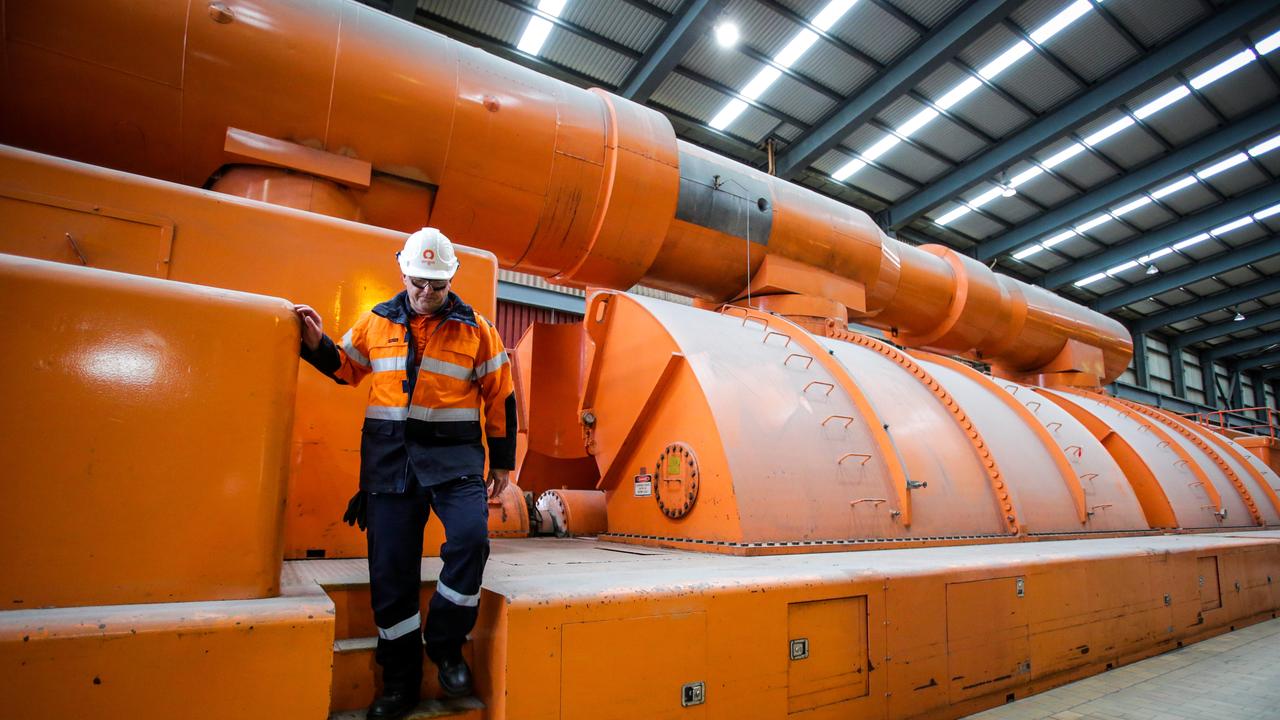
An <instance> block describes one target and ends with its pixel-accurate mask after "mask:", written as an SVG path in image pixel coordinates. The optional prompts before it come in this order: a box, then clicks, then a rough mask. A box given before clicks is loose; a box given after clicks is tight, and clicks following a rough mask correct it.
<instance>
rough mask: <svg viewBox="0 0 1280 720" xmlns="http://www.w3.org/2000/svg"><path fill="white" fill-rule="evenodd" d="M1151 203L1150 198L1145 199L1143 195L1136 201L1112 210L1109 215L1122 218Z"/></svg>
mask: <svg viewBox="0 0 1280 720" xmlns="http://www.w3.org/2000/svg"><path fill="white" fill-rule="evenodd" d="M1151 203H1152V200H1151V198H1149V197H1147V196H1146V195H1143V196H1142V197H1140V198H1138V199H1136V200H1132V201H1130V202H1127V203H1125V204H1124V205H1121V206H1120V207H1118V208H1116V209H1115V210H1112V211H1111V214H1112V215H1114V216H1116V217H1123V216H1125V215H1128V214H1129V213H1131V212H1133V211H1134V210H1137V209H1138V208H1140V207H1142V206H1143V205H1150V204H1151Z"/></svg>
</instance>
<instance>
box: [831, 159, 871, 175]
mask: <svg viewBox="0 0 1280 720" xmlns="http://www.w3.org/2000/svg"><path fill="white" fill-rule="evenodd" d="M866 166H867V164H866V163H865V162H863V161H862V160H860V159H858V158H854V159H852V160H850V161H849V162H847V163H845V164H844V165H841V166H840V169H838V170H836V171H835V172H834V173H832V174H831V177H833V178H835V179H836V180H844V179H845V178H847V177H849V176H850V175H852V174H854V173H856V172H858V171H859V170H861V169H862V168H864V167H866Z"/></svg>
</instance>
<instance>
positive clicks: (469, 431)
mask: <svg viewBox="0 0 1280 720" xmlns="http://www.w3.org/2000/svg"><path fill="white" fill-rule="evenodd" d="M415 331H416V333H417V334H423V333H425V335H426V337H415ZM302 357H303V359H305V360H307V361H308V362H310V363H311V364H312V365H314V366H315V367H316V368H317V369H318V370H320V371H321V372H323V373H325V374H326V375H328V376H330V377H332V378H333V379H334V380H336V381H337V382H339V383H342V384H347V385H358V384H359V383H360V382H361V381H363V380H364V379H365V378H366V377H367V378H370V387H369V404H368V407H367V408H366V409H365V420H364V428H363V437H362V439H361V443H360V489H362V490H365V491H368V492H378V493H402V492H405V491H406V489H407V488H408V484H409V482H410V479H411V478H416V479H417V482H418V483H419V484H420V485H423V486H428V487H429V486H431V485H436V484H439V483H442V482H448V481H449V480H454V479H456V478H460V477H463V476H468V475H483V473H484V462H485V446H484V445H482V444H481V439H482V437H483V439H484V440H485V443H486V444H487V446H488V454H489V463H490V466H491V467H494V468H497V469H507V470H510V469H514V468H515V446H516V442H515V438H516V409H515V394H514V392H513V383H512V379H511V363H510V362H509V361H508V358H507V353H506V351H505V350H504V349H503V347H502V338H501V337H500V336H499V335H498V331H497V329H496V328H494V327H493V325H492V324H491V323H489V321H488V320H486V319H484V317H482V316H481V315H480V314H478V313H476V312H475V311H474V310H472V309H471V307H470V306H469V305H467V304H466V303H464V302H463V301H462V300H461V299H460V298H459V297H458V296H457V295H455V294H453V293H449V298H448V300H446V301H445V304H444V306H442V307H441V309H440V311H439V312H437V313H436V314H435V315H433V316H431V317H429V318H423V317H420V316H415V315H412V314H411V313H410V310H409V303H408V298H407V296H406V295H405V293H403V292H401V293H399V294H397V295H396V296H395V297H393V298H391V299H390V300H388V301H386V302H383V303H380V304H378V305H376V306H375V307H374V308H373V310H371V311H370V312H368V313H365V314H364V315H363V316H362V317H361V318H360V319H359V320H358V321H356V324H355V326H353V327H352V328H351V329H350V330H348V331H347V333H346V335H344V336H343V337H342V340H341V341H340V343H337V344H335V343H334V342H333V341H332V340H330V339H329V338H328V337H324V338H323V339H322V340H321V346H320V348H319V349H317V350H316V351H315V352H310V351H308V350H307V348H306V347H305V346H304V347H303V350H302ZM481 421H483V422H484V431H483V433H482V432H481Z"/></svg>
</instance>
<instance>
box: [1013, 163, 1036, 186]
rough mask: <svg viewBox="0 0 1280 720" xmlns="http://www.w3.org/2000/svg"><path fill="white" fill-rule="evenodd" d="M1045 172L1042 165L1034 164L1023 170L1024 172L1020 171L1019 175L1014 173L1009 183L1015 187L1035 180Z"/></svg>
mask: <svg viewBox="0 0 1280 720" xmlns="http://www.w3.org/2000/svg"><path fill="white" fill-rule="evenodd" d="M1043 174H1044V168H1042V167H1040V166H1038V165H1032V166H1031V167H1029V168H1027V169H1026V170H1023V171H1022V172H1020V173H1018V174H1017V175H1014V176H1013V179H1012V180H1010V181H1009V184H1010V185H1012V186H1014V187H1018V186H1019V185H1022V184H1024V183H1027V182H1029V181H1031V180H1034V179H1035V178H1038V177H1040V176H1041V175H1043Z"/></svg>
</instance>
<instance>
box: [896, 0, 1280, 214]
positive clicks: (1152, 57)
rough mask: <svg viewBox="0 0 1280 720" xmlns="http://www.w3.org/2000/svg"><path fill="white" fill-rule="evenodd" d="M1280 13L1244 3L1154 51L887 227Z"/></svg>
mask: <svg viewBox="0 0 1280 720" xmlns="http://www.w3.org/2000/svg"><path fill="white" fill-rule="evenodd" d="M1275 11H1276V6H1275V2H1274V0H1238V2H1235V3H1233V4H1231V5H1228V6H1227V7H1225V8H1223V9H1222V10H1221V11H1219V12H1217V13H1215V14H1214V15H1212V16H1210V17H1208V18H1206V19H1205V20H1203V21H1202V22H1199V23H1197V24H1196V25H1195V26H1194V27H1192V28H1191V29H1190V30H1188V31H1186V32H1184V33H1183V34H1182V35H1179V36H1178V37H1177V38H1175V39H1174V40H1172V41H1170V42H1168V43H1166V44H1165V45H1164V46H1162V47H1160V48H1158V49H1156V50H1153V51H1151V52H1150V53H1148V54H1147V55H1146V56H1144V57H1142V58H1140V59H1139V60H1137V61H1136V62H1134V63H1133V64H1131V65H1129V66H1127V67H1125V68H1123V69H1122V70H1120V71H1119V72H1117V73H1115V74H1114V75H1112V76H1111V77H1110V78H1109V79H1108V80H1106V81H1105V82H1103V83H1101V84H1100V85H1098V86H1096V87H1094V88H1091V89H1089V90H1086V91H1085V92H1083V93H1081V94H1079V95H1077V96H1076V97H1075V98H1074V99H1073V100H1070V101H1068V102H1067V103H1065V104H1063V105H1062V106H1061V107H1059V108H1058V109H1057V110H1055V111H1053V112H1052V113H1050V114H1049V115H1047V116H1045V117H1043V118H1041V119H1040V120H1038V121H1036V122H1035V123H1033V124H1032V125H1030V126H1029V127H1027V128H1026V129H1024V130H1021V131H1019V132H1016V133H1014V134H1013V135H1012V136H1010V137H1009V138H1007V139H1005V140H1003V141H1001V142H1000V143H999V144H998V145H995V146H994V147H991V148H988V149H987V150H986V151H985V152H983V153H982V154H981V155H979V156H978V157H976V158H974V159H973V160H972V161H970V162H968V163H965V164H964V165H961V166H960V167H958V168H956V169H955V170H952V171H951V172H949V173H947V174H946V175H944V176H942V177H941V178H939V179H937V180H935V181H933V182H931V183H929V185H928V187H926V188H925V189H923V190H921V191H919V192H916V193H915V194H913V195H910V196H908V197H907V198H906V199H905V200H903V201H901V202H899V203H898V204H897V205H895V206H893V207H891V208H889V210H888V211H887V212H886V213H885V218H884V222H883V223H882V224H884V226H885V227H888V228H892V229H896V228H900V227H902V226H903V225H906V224H907V223H909V222H911V221H913V220H915V219H916V218H919V217H921V216H923V215H924V214H925V213H926V212H928V211H929V210H931V209H932V208H934V207H937V206H938V205H941V204H942V203H944V202H946V201H948V200H950V199H952V198H955V197H958V196H959V195H960V193H961V192H963V191H964V190H965V189H967V188H968V187H969V186H971V185H973V184H974V183H977V182H979V181H981V180H983V179H985V178H988V177H991V176H993V175H995V174H996V173H997V172H998V171H999V170H1000V169H1001V168H1005V167H1008V166H1009V165H1010V164H1012V163H1013V162H1014V161H1016V160H1019V159H1021V158H1025V157H1027V156H1028V155H1030V154H1031V153H1033V152H1035V151H1036V150H1039V149H1040V148H1042V147H1044V146H1045V145H1048V144H1049V143H1051V142H1053V141H1054V140H1057V139H1058V138H1060V137H1061V136H1062V135H1064V134H1065V133H1067V132H1068V131H1069V130H1072V129H1073V128H1077V127H1079V126H1081V125H1083V124H1084V123H1087V122H1089V121H1090V120H1092V119H1094V118H1096V117H1098V116H1099V115H1102V114H1103V113H1105V112H1107V111H1108V110H1110V109H1111V108H1112V107H1114V106H1115V105H1117V104H1119V103H1121V102H1123V101H1124V100H1127V99H1128V98H1130V97H1132V96H1134V95H1136V94H1137V93H1139V92H1141V91H1143V90H1145V89H1147V88H1149V87H1151V86H1152V85H1154V84H1156V83H1157V82H1159V81H1160V80H1161V79H1163V78H1164V77H1165V76H1166V75H1168V74H1169V73H1171V72H1174V71H1175V70H1178V69H1180V68H1182V67H1185V66H1186V65H1189V64H1191V63H1193V62H1195V61H1196V60H1199V59H1200V58H1202V57H1204V56H1205V55H1208V54H1209V53H1210V52H1212V51H1213V50H1215V49H1217V48H1218V47H1219V46H1221V45H1222V44H1223V43H1226V42H1230V41H1232V40H1234V39H1236V37H1237V36H1238V35H1239V34H1240V33H1241V32H1247V31H1248V30H1250V29H1252V28H1253V27H1256V26H1257V25H1258V24H1259V23H1260V22H1261V21H1262V20H1263V19H1265V18H1266V17H1267V16H1268V15H1270V14H1272V13H1274V12H1275Z"/></svg>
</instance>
